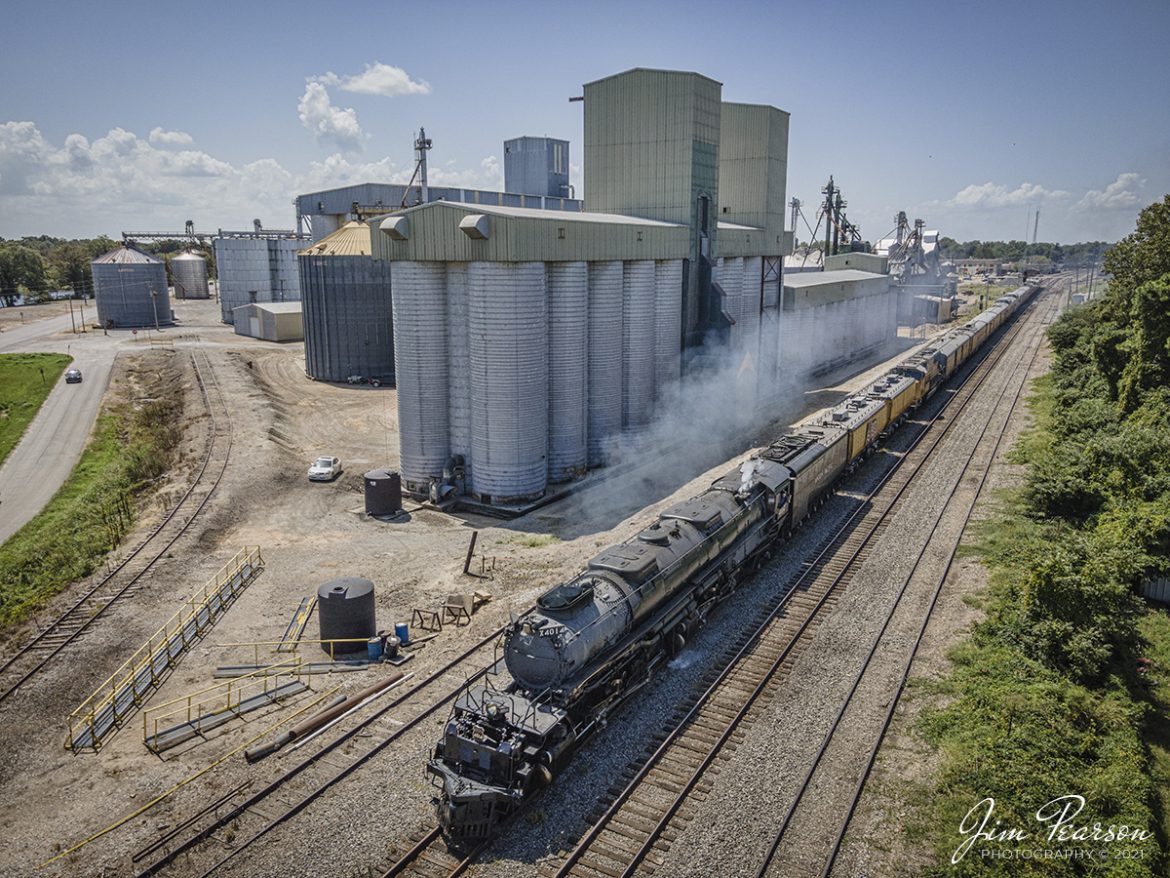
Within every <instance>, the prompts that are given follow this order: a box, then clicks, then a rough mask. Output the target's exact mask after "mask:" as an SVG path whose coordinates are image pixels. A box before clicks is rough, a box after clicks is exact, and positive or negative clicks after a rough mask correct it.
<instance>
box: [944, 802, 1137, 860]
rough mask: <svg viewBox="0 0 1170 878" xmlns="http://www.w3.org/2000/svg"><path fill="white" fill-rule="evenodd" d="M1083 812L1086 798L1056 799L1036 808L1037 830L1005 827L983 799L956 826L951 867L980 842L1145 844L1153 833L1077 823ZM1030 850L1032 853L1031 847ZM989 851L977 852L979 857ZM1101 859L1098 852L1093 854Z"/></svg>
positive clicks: (992, 808) (989, 804) (1127, 828)
mask: <svg viewBox="0 0 1170 878" xmlns="http://www.w3.org/2000/svg"><path fill="white" fill-rule="evenodd" d="M1084 809H1085V797H1084V796H1077V795H1069V796H1058V797H1057V798H1055V799H1052V800H1051V801H1048V802H1045V803H1044V804H1043V805H1041V806H1040V807H1039V808H1037V809H1036V814H1035V820H1036V823H1037V824H1038V826H1039V828H1033V829H1032V830H1028V829H1024V828H1023V827H1019V826H1013V827H1005V826H1002V825H1001V822H1000V820H999V819H998V818H996V817H995V799H992V798H986V799H983V800H982V801H980V802H977V803H976V804H975V806H974V807H973V808H972V809H971V810H970V811H968V812H967V814H966V816H964V817H963V819H962V821H961V822H960V823H959V834H960V835H961V836H963V841H962V843H961V844H960V845H959V846H958V847H957V848H955V852H954V853H953V854H951V864H952V865H958V864H959V863H960V862H962V860H963V858H964V857H965V856H967V853H968V852H969V851H970V850H971V849H972V848H973V847H975V845H977V844H978V843H979V842H992V843H1002V842H1031V843H1032V844H1033V845H1035V844H1036V843H1042V844H1047V845H1066V844H1069V843H1074V844H1084V843H1094V842H1095V843H1098V844H1101V845H1107V844H1115V843H1117V842H1138V843H1141V842H1145V841H1148V840H1149V839H1150V838H1152V837H1153V835H1154V834H1153V832H1151V831H1149V830H1146V829H1140V828H1138V827H1136V826H1127V825H1126V824H1124V823H1122V824H1115V823H1110V824H1107V825H1102V824H1101V823H1099V822H1094V823H1077V822H1076V818H1077V816H1078V815H1079V814H1080V813H1081V811H1083V810H1084ZM1028 850H1029V851H1032V852H1033V853H1035V851H1034V850H1033V849H1032V848H1028ZM988 853H989V852H987V851H982V850H981V851H980V854H981V855H987V854H988ZM1096 855H1097V856H1100V851H1098V852H1096Z"/></svg>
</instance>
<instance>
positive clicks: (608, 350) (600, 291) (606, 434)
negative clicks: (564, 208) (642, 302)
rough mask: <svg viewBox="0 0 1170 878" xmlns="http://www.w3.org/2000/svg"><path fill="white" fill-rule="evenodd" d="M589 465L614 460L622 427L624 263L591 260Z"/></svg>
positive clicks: (603, 463)
mask: <svg viewBox="0 0 1170 878" xmlns="http://www.w3.org/2000/svg"><path fill="white" fill-rule="evenodd" d="M588 420H589V424H588V450H589V466H591V467H593V466H604V465H605V464H607V463H612V462H613V460H614V458H615V456H616V452H617V440H618V436H619V434H620V433H621V430H622V263H621V262H619V261H608V262H590V263H589V417H588Z"/></svg>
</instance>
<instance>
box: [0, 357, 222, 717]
mask: <svg viewBox="0 0 1170 878" xmlns="http://www.w3.org/2000/svg"><path fill="white" fill-rule="evenodd" d="M201 353H202V352H201ZM204 356H205V357H206V354H204ZM191 364H192V367H193V368H194V370H195V379H196V383H197V384H198V385H199V388H200V392H201V395H202V396H203V400H204V404H205V406H206V408H207V413H208V418H209V420H210V422H211V424H210V429H209V431H208V439H207V444H206V448H207V450H206V452H205V454H204V456H203V461H202V463H201V465H200V467H199V471H198V473H197V474H196V476H195V479H194V480H193V481H192V482H191V485H190V486H189V487H188V488H187V490H186V491H185V492H184V494H183V496H182V497H181V498H179V501H178V502H177V503H176V504H175V505H174V506H173V507H172V508H171V510H170V511H169V512H168V513H167V514H166V515H165V516H164V517H163V519H162V521H160V522H159V523H158V525H157V526H156V527H155V528H154V530H152V531H151V532H150V534H149V535H148V536H147V537H146V539H144V540H143V541H142V542H141V543H139V544H138V546H137V547H135V549H134V550H133V551H132V552H130V554H128V555H127V556H126V557H125V558H123V559H122V560H121V561H120V562H119V563H118V565H117V566H116V567H114V569H113V570H112V571H110V572H109V573H108V574H106V576H104V577H103V578H102V579H101V580H100V581H99V582H98V583H97V584H95V585H94V586H93V587H92V588H90V589H89V590H88V591H86V592H85V594H83V595H82V596H81V597H79V598H78V599H77V600H76V601H75V602H74V603H73V605H72V606H70V607H69V609H67V610H66V611H65V612H64V613H62V614H61V616H59V617H58V618H57V619H56V620H55V621H54V622H52V623H51V624H50V625H49V626H48V627H46V628H45V629H44V630H42V631H41V632H40V633H39V634H37V635H36V636H35V637H34V638H33V639H32V640H31V641H29V642H28V643H26V644H25V645H24V646H22V647H21V648H20V649H19V650H17V652H15V653H14V654H13V655H12V656H10V657H9V658H8V659H7V660H6V661H5V662H4V664H3V665H2V666H0V674H3V673H4V672H5V671H7V670H8V669H9V668H10V667H11V666H12V665H13V664H14V663H16V662H17V661H18V660H20V659H21V658H23V657H24V656H26V655H28V654H29V653H31V652H32V651H33V650H34V649H37V648H38V646H39V645H40V644H41V643H42V642H43V641H44V640H45V639H46V638H47V637H49V636H50V635H52V634H53V633H55V632H57V631H58V629H60V628H62V627H63V626H65V624H66V623H67V622H69V621H70V620H71V618H70V617H72V616H74V615H76V614H77V613H78V612H79V611H80V610H81V608H82V606H83V605H84V604H86V603H87V602H89V601H91V600H92V599H94V596H95V595H96V594H97V593H98V592H99V591H101V589H103V588H104V587H105V586H106V585H107V584H108V583H109V582H111V580H113V579H114V578H115V577H116V576H117V575H118V574H119V573H121V572H122V571H123V570H124V569H125V568H126V565H128V564H129V563H130V562H131V561H133V560H134V559H136V558H138V557H139V556H140V554H141V553H142V552H143V550H145V549H146V548H147V547H148V546H150V545H151V543H152V542H153V541H154V540H155V538H156V537H158V535H159V534H160V533H161V532H162V531H163V529H164V528H165V527H166V526H167V525H169V524H170V523H171V522H172V521H174V519H175V516H176V515H177V514H178V513H179V511H180V510H181V509H182V508H183V507H184V505H185V504H186V502H187V500H188V499H189V498H190V497H191V495H192V494H193V493H194V492H195V489H196V488H197V487H199V486H200V484H201V483H202V480H203V477H204V475H205V473H206V471H207V468H208V465H209V464H210V462H211V460H212V456H213V451H214V448H215V439H216V436H217V435H218V434H217V430H218V429H219V426H220V425H219V422H218V420H217V419H216V417H215V413H214V406H213V404H212V402H211V393H210V391H209V389H208V382H207V381H206V379H205V378H204V376H203V375H202V373H201V371H200V367H199V364H198V362H197V357H196V355H195V353H192V355H191ZM207 368H208V374H209V375H210V376H211V379H212V383H214V385H215V390H216V392H217V393H219V394H220V399H221V401H222V392H220V391H219V385H218V382H217V381H215V376H214V373H213V372H212V371H211V363H210V360H208V363H207ZM224 411H225V414H226V405H225V407H224ZM224 424H225V426H224V431H223V434H222V435H225V436H226V437H227V447H226V448H225V449H224V455H223V464H222V466H221V467H220V468H219V472H218V473H216V475H215V479H214V481H213V482H212V484H211V487H210V489H209V490H208V492H207V494H206V496H204V497H203V499H202V500H201V501H200V503H199V505H198V506H197V507H196V509H195V511H194V512H192V513H191V516H190V518H188V519H187V521H186V522H184V523H183V525H182V526H181V527H180V528H179V530H178V532H176V533H175V535H174V536H173V537H171V538H170V539H169V540H168V541H167V543H166V545H164V546H163V547H162V548H161V549H159V550H158V551H157V552H155V553H154V556H153V557H152V558H151V559H150V560H149V561H148V562H147V563H146V565H145V566H144V567H143V568H142V570H140V571H138V572H137V573H135V574H134V575H133V576H132V577H131V578H130V579H129V580H128V581H127V582H126V584H125V585H123V586H122V587H121V588H119V589H118V590H117V591H116V592H114V593H113V594H112V595H111V596H109V598H108V599H107V600H105V603H103V604H102V605H101V606H99V607H98V608H97V610H96V611H94V612H93V613H91V614H90V615H89V616H87V617H85V618H84V620H83V621H82V622H81V624H80V626H79V627H77V628H75V629H72V630H71V633H70V634H69V636H68V637H66V638H65V639H64V640H62V641H61V642H60V643H58V644H56V645H55V646H53V647H52V648H51V649H50V650H49V651H48V652H47V653H46V654H45V655H44V656H42V657H41V659H40V661H38V662H37V663H36V664H34V665H33V666H32V667H31V668H29V669H28V670H27V671H25V672H24V673H23V674H21V675H20V677H19V678H18V679H17V680H16V682H14V683H12V684H11V685H8V686H6V688H5V689H4V690H3V691H2V692H0V703H3V702H4V701H5V700H6V699H7V698H8V697H9V696H10V695H12V694H13V693H14V692H15V691H16V690H17V689H19V688H20V687H21V686H22V685H24V684H25V683H27V682H28V681H29V680H30V679H31V678H32V677H33V675H35V674H36V673H37V672H38V671H40V670H41V669H42V668H44V667H45V665H47V664H48V663H49V662H50V661H51V660H52V659H53V658H55V657H56V656H57V655H58V654H59V653H60V652H61V651H62V650H63V649H65V647H66V646H68V645H69V644H71V643H73V641H75V640H76V639H77V638H78V637H80V636H81V634H82V633H83V632H84V631H86V630H87V629H88V628H89V627H90V625H92V624H93V623H94V622H95V621H96V620H97V619H98V618H100V617H101V616H102V614H103V613H105V611H106V610H107V609H109V607H110V606H111V605H112V604H114V603H115V602H117V601H118V600H119V599H120V598H122V597H123V596H124V595H125V594H126V592H128V591H129V590H130V588H131V587H133V586H134V585H135V584H136V583H138V582H139V581H140V580H141V579H142V577H143V576H145V575H146V574H147V573H148V572H149V571H150V570H151V568H152V567H154V565H155V563H156V562H157V561H158V560H159V559H160V558H162V557H163V555H165V554H166V553H167V551H169V550H170V548H171V546H173V545H174V544H175V543H176V542H178V540H179V538H180V537H181V536H183V534H185V533H186V532H187V529H188V528H189V527H190V526H191V524H192V523H193V522H194V521H195V519H196V517H197V516H198V515H199V513H200V512H202V511H203V508H204V507H205V506H206V505H207V503H208V501H209V500H210V499H211V496H212V495H213V494H214V493H215V490H216V488H218V487H219V484H220V481H221V480H222V479H223V474H224V472H225V471H226V470H227V465H228V461H229V459H230V457H231V448H232V429H231V420H230V418H227V417H226V416H225V418H224ZM97 600H99V601H100V600H103V598H102V597H100V596H99V597H98V598H97Z"/></svg>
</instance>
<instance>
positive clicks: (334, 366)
mask: <svg viewBox="0 0 1170 878" xmlns="http://www.w3.org/2000/svg"><path fill="white" fill-rule="evenodd" d="M297 261H298V262H299V264H300V279H301V305H302V309H303V314H304V331H305V372H306V373H307V374H308V375H309V377H311V378H315V379H317V380H319V381H348V380H350V379H352V378H358V379H361V380H362V381H375V382H378V383H380V384H392V383H393V382H394V321H393V309H392V306H391V298H390V263H388V262H386V261H384V260H381V259H374V258H373V256H372V250H371V245H370V229H369V227H368V226H366V225H364V224H363V223H359V222H356V221H352V222H349V223H347V224H345V225H344V226H342V227H341V228H340V229H338V230H337V231H335V232H333V233H332V234H330V235H327V236H325V237H324V238H322V239H321V240H320V241H318V242H316V243H315V244H313V245H312V246H310V247H307V248H305V249H304V250H301V251H300V253H299V255H298V256H297Z"/></svg>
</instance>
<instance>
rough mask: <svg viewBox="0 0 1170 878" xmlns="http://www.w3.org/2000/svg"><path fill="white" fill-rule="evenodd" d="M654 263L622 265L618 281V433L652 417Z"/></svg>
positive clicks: (635, 429) (643, 424)
mask: <svg viewBox="0 0 1170 878" xmlns="http://www.w3.org/2000/svg"><path fill="white" fill-rule="evenodd" d="M654 299H655V293H654V263H653V262H652V261H650V260H639V261H637V262H627V263H625V271H624V273H623V277H622V429H624V430H627V431H630V432H638V431H640V430H643V429H645V427H646V426H647V425H648V424H649V423H650V421H651V419H652V418H653V416H654V352H655V345H654V323H655V320H654Z"/></svg>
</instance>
